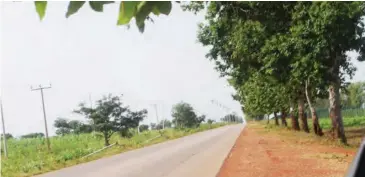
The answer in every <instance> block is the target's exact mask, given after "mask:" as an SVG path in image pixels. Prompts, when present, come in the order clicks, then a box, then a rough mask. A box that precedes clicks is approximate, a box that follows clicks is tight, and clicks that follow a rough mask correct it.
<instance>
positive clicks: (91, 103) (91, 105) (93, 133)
mask: <svg viewBox="0 0 365 177" xmlns="http://www.w3.org/2000/svg"><path fill="white" fill-rule="evenodd" d="M89 102H90V109H91V110H93V102H92V100H91V93H89ZM89 118H90V116H89ZM91 121H92V128H93V132H92V135H95V123H94V120H93V119H91Z"/></svg>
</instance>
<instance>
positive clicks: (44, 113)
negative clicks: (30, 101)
mask: <svg viewBox="0 0 365 177" xmlns="http://www.w3.org/2000/svg"><path fill="white" fill-rule="evenodd" d="M50 88H52V87H51V85H50V86H48V87H42V86H41V85H39V87H38V88H36V89H33V88H31V91H36V90H40V91H41V97H42V107H43V118H44V127H45V130H46V141H47V148H48V150H50V149H51V145H50V143H49V137H48V128H47V116H46V108H45V106H44V96H43V90H44V89H50Z"/></svg>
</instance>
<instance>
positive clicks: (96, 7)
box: [89, 1, 114, 12]
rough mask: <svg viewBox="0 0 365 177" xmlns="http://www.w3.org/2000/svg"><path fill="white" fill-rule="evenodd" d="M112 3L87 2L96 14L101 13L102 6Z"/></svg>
mask: <svg viewBox="0 0 365 177" xmlns="http://www.w3.org/2000/svg"><path fill="white" fill-rule="evenodd" d="M110 3H114V1H89V5H90V7H91V9H93V10H94V11H96V12H103V9H104V5H105V4H110Z"/></svg>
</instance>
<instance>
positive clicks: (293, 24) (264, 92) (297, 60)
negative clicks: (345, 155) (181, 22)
mask: <svg viewBox="0 0 365 177" xmlns="http://www.w3.org/2000/svg"><path fill="white" fill-rule="evenodd" d="M204 7H207V12H206V16H205V19H206V20H205V22H204V23H202V24H200V26H199V34H198V39H199V41H200V42H201V43H202V44H203V45H205V46H210V47H211V48H210V51H209V52H208V55H207V56H208V57H209V59H211V60H213V61H215V63H216V66H217V70H218V71H220V72H221V74H222V75H223V76H227V77H229V78H230V79H229V83H230V84H231V85H232V86H233V87H234V88H235V89H236V90H237V95H235V98H236V99H237V100H238V101H240V102H241V104H242V105H243V106H244V111H245V114H247V115H249V116H252V117H254V116H260V115H264V114H271V113H275V114H276V113H278V112H281V115H283V117H282V118H283V119H282V121H283V122H282V123H283V125H284V126H286V125H287V123H286V119H285V118H286V116H287V115H288V113H289V111H290V108H293V111H292V112H291V114H290V118H291V122H292V128H293V129H294V130H300V129H302V130H303V131H305V132H309V128H308V123H307V119H306V118H305V114H304V110H305V104H307V105H308V107H309V109H310V110H311V114H312V115H311V117H312V119H313V132H314V133H315V134H317V135H322V130H321V127H320V125H319V123H318V117H317V116H316V110H315V107H314V104H315V100H316V99H317V98H325V97H327V98H328V100H329V110H330V118H331V120H332V134H333V136H335V137H338V138H340V139H341V141H342V142H343V143H346V136H345V133H344V127H343V121H342V114H341V105H340V104H341V102H340V101H341V100H340V90H341V88H343V86H344V84H345V77H346V76H350V78H351V77H352V76H353V74H354V71H355V67H354V66H353V65H352V64H351V63H350V60H349V58H348V57H347V55H346V53H347V52H348V51H354V52H357V54H358V55H357V59H358V60H359V61H363V60H364V59H365V56H364V54H365V39H364V37H365V35H364V25H365V24H364V18H363V16H364V15H365V11H364V10H365V6H364V2H191V3H189V4H187V5H184V6H183V8H184V9H185V10H189V11H192V12H198V11H200V10H202V9H204ZM298 119H299V120H298ZM299 125H300V126H299Z"/></svg>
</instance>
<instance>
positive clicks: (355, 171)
mask: <svg viewBox="0 0 365 177" xmlns="http://www.w3.org/2000/svg"><path fill="white" fill-rule="evenodd" d="M346 177H365V139H364V140H363V141H362V143H361V145H360V148H359V150H358V152H357V154H356V156H355V159H354V161H353V162H352V164H351V166H350V168H349V169H348V172H347V176H346Z"/></svg>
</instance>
